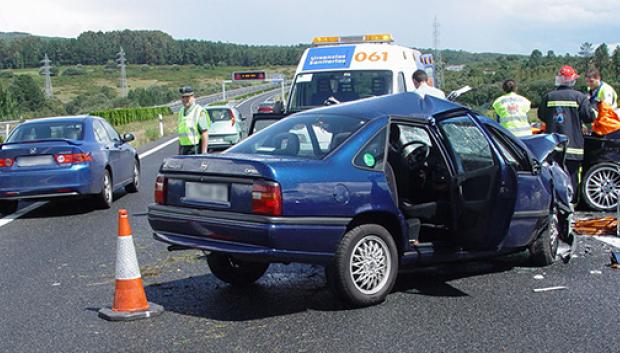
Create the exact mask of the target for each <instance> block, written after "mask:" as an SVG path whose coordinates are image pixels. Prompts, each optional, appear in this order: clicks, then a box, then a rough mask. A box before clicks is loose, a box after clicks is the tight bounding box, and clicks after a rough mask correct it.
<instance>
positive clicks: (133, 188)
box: [125, 161, 140, 193]
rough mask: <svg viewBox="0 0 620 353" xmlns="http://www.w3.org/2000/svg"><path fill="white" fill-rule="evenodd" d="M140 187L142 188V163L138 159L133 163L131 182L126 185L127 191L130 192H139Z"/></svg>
mask: <svg viewBox="0 0 620 353" xmlns="http://www.w3.org/2000/svg"><path fill="white" fill-rule="evenodd" d="M139 189H140V165H139V164H138V162H137V161H136V162H134V164H133V173H132V180H131V184H129V185H127V186H125V191H127V192H129V193H135V192H138V191H139Z"/></svg>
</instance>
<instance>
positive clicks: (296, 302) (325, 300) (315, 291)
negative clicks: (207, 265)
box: [145, 265, 348, 321]
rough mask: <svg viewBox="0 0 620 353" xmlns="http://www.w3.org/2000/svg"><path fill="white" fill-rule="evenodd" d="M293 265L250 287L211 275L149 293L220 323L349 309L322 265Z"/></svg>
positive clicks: (179, 309) (170, 305)
mask: <svg viewBox="0 0 620 353" xmlns="http://www.w3.org/2000/svg"><path fill="white" fill-rule="evenodd" d="M291 266H294V267H293V268H292V269H289V268H288V267H290V266H284V265H272V268H270V270H269V271H268V272H267V273H266V274H265V275H264V276H263V277H262V278H261V279H260V280H259V281H258V282H256V283H255V284H253V285H250V286H248V287H245V288H237V287H233V286H230V285H228V284H225V283H224V282H221V281H219V280H218V279H217V278H215V277H214V276H213V275H212V274H207V275H203V276H197V277H188V278H183V279H178V280H173V281H169V282H163V283H157V284H151V285H148V286H146V287H145V290H146V293H147V297H148V298H149V301H151V302H154V303H157V304H160V305H163V306H164V307H165V308H166V310H167V311H172V312H175V313H179V314H182V315H189V316H196V317H204V318H208V319H211V320H218V321H249V320H257V319H262V318H267V317H277V316H284V315H289V314H293V313H298V312H303V311H307V310H317V311H338V310H347V309H348V308H347V306H346V305H345V304H344V303H342V302H340V301H339V300H338V299H337V298H336V297H334V296H333V295H332V294H331V293H330V292H329V290H328V289H327V287H326V285H325V277H324V275H323V269H322V267H320V266H310V265H291ZM274 267H275V268H274ZM300 268H301V270H300Z"/></svg>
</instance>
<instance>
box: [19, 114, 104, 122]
mask: <svg viewBox="0 0 620 353" xmlns="http://www.w3.org/2000/svg"><path fill="white" fill-rule="evenodd" d="M88 118H93V117H92V116H90V115H74V116H55V117H50V118H37V119H28V120H26V121H25V122H24V123H42V122H46V123H65V122H68V121H69V122H83V121H84V120H86V119H88Z"/></svg>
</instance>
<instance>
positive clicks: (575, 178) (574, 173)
mask: <svg viewBox="0 0 620 353" xmlns="http://www.w3.org/2000/svg"><path fill="white" fill-rule="evenodd" d="M564 164H565V165H566V171H567V172H568V174H569V175H570V180H571V184H572V185H573V199H572V200H571V202H572V203H575V202H577V195H578V194H579V172H581V161H577V160H572V159H567V160H566V161H564Z"/></svg>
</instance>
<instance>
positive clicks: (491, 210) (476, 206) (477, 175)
mask: <svg viewBox="0 0 620 353" xmlns="http://www.w3.org/2000/svg"><path fill="white" fill-rule="evenodd" d="M437 125H438V129H439V133H440V135H441V138H442V140H443V143H444V147H445V148H446V150H447V152H448V153H447V154H448V156H449V157H450V159H451V164H452V166H453V168H454V172H455V176H454V177H453V180H452V183H451V189H452V195H453V200H454V202H453V203H452V208H453V209H452V215H453V217H454V218H453V222H454V223H453V226H452V228H453V231H454V233H453V234H454V237H455V238H454V239H453V240H454V241H455V243H457V244H459V245H461V246H462V247H463V248H464V249H467V250H492V249H496V248H497V247H498V246H499V245H500V244H501V242H502V241H503V239H504V237H505V236H506V234H507V230H508V226H509V224H510V219H511V215H512V213H513V211H514V206H515V200H516V188H517V179H516V173H515V172H514V170H512V169H510V168H508V167H507V166H506V164H505V163H504V162H503V160H502V159H501V158H499V156H498V155H497V153H496V151H495V149H494V148H493V147H492V145H491V144H490V141H489V138H488V136H487V135H486V133H485V132H484V131H483V130H482V128H481V125H480V124H479V122H477V121H476V120H475V118H473V117H472V116H471V115H469V114H468V113H467V112H459V113H456V114H450V115H447V116H443V117H439V118H437Z"/></svg>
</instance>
